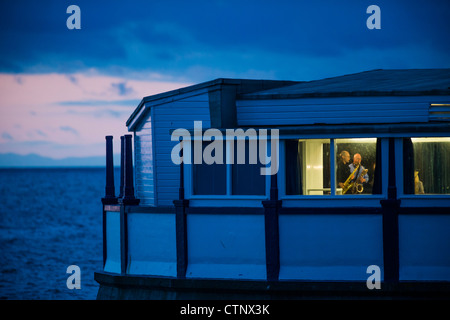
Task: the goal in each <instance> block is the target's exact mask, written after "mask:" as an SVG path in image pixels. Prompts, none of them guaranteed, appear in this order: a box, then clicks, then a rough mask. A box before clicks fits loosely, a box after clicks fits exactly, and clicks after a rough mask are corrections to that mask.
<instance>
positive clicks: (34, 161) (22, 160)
mask: <svg viewBox="0 0 450 320" xmlns="http://www.w3.org/2000/svg"><path fill="white" fill-rule="evenodd" d="M105 161H106V160H105V157H104V156H93V157H69V158H63V159H53V158H49V157H44V156H40V155H37V154H28V155H19V154H15V153H3V154H0V168H64V167H70V168H73V167H78V168H95V167H105V166H106V163H105ZM114 166H115V167H118V166H120V155H119V154H115V155H114Z"/></svg>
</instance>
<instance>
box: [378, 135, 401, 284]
mask: <svg viewBox="0 0 450 320" xmlns="http://www.w3.org/2000/svg"><path fill="white" fill-rule="evenodd" d="M388 165H389V180H388V198H387V199H386V200H381V201H380V203H381V207H382V210H383V261H384V281H385V282H387V283H398V281H399V276H400V274H399V273H400V270H399V268H400V267H399V238H398V214H399V209H400V200H398V199H397V187H396V184H395V180H396V179H395V174H396V172H395V138H389V164H388Z"/></svg>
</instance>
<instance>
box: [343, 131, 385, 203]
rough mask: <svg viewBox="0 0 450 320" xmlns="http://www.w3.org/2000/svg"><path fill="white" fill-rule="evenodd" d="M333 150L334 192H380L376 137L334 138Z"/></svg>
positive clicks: (346, 193)
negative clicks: (334, 146) (334, 158)
mask: <svg viewBox="0 0 450 320" xmlns="http://www.w3.org/2000/svg"><path fill="white" fill-rule="evenodd" d="M335 150H336V194H345V195H348V194H378V193H381V190H380V189H379V187H380V183H378V182H379V180H380V177H379V174H380V172H379V171H380V170H377V172H376V170H375V169H376V164H377V139H376V138H360V139H336V149H335ZM378 162H380V161H378ZM374 186H375V190H374Z"/></svg>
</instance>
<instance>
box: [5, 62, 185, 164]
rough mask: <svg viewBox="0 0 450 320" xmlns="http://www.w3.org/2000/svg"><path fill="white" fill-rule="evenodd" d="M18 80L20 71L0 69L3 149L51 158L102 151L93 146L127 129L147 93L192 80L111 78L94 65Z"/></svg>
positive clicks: (22, 75) (33, 75)
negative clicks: (1, 70) (13, 72)
mask: <svg viewBox="0 0 450 320" xmlns="http://www.w3.org/2000/svg"><path fill="white" fill-rule="evenodd" d="M20 78H21V81H20V83H19V82H18V81H17V80H16V79H17V75H15V74H5V73H0V128H1V131H0V144H1V145H0V152H2V153H5V152H13V153H18V154H27V153H36V154H40V155H43V156H50V157H53V158H60V157H72V156H81V155H83V156H89V155H101V154H103V153H104V148H98V149H96V148H95V147H94V146H95V145H97V146H98V145H102V146H104V139H105V136H106V135H113V136H116V137H119V136H121V135H123V134H125V133H127V128H126V126H125V122H126V120H127V119H128V117H129V116H130V115H131V113H132V112H133V111H134V109H135V108H136V107H137V105H138V104H139V102H140V101H141V99H142V98H143V97H144V96H148V95H152V94H157V93H160V92H165V91H168V90H173V89H178V88H180V87H184V86H187V85H189V84H190V83H182V82H170V81H162V80H152V79H155V78H158V74H148V75H147V76H146V77H143V80H135V79H129V78H125V77H117V76H114V77H112V76H108V75H105V74H102V73H100V72H99V71H98V70H94V69H90V71H89V72H86V73H81V72H80V73H74V74H65V73H63V74H59V73H54V72H53V73H48V74H21V75H20ZM163 78H164V77H161V79H163ZM74 79H76V80H75V81H74ZM114 85H115V86H114ZM121 93H122V94H123V93H127V95H125V96H124V95H121ZM12 138H14V140H12ZM82 146H86V147H85V148H83V147H82ZM117 148H118V149H117V150H119V149H120V146H117Z"/></svg>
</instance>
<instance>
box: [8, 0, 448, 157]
mask: <svg viewBox="0 0 450 320" xmlns="http://www.w3.org/2000/svg"><path fill="white" fill-rule="evenodd" d="M70 5H77V6H78V7H79V8H80V26H81V29H69V28H68V27H67V20H68V19H70V17H71V16H72V12H69V13H67V8H68V7H69V6H70ZM370 5H377V6H378V7H379V8H380V12H381V13H380V26H381V29H368V28H367V26H366V21H367V19H368V18H369V17H370V16H371V13H367V12H366V10H367V8H368V7H369V6H370ZM449 12H450V1H448V0H426V1H413V0H410V1H395V0H391V1H379V0H370V1H365V0H354V1H349V0H341V1H331V0H329V1H325V0H318V1H311V0H308V1H302V0H296V1H293V0H292V1H285V0H277V1H275V0H270V1H265V0H246V1H242V0H239V1H234V0H230V1H226V0H217V1H215V0H208V1H196V0H188V1H186V0H184V1H174V0H163V1H159V0H147V1H141V0H128V1H119V0H109V1H92V0H91V1H85V0H71V1H64V0H55V1H48V0H40V1H22V0H16V1H1V2H0V154H2V153H16V154H21V155H26V154H31V153H34V154H38V155H42V156H46V157H51V158H54V159H61V158H65V157H86V156H102V155H104V150H105V136H106V135H113V136H114V139H115V140H114V141H115V146H114V148H115V152H116V153H117V152H118V151H119V147H118V142H119V141H120V138H119V137H120V136H121V135H123V134H126V133H128V132H127V128H126V126H125V122H126V120H127V119H128V117H129V116H130V115H131V113H132V112H133V110H134V109H135V108H136V107H137V105H138V104H139V102H140V100H141V99H142V98H143V97H145V96H149V95H153V94H157V93H160V92H165V91H169V90H172V89H177V88H180V87H184V86H188V85H192V84H196V83H200V82H204V81H209V80H213V79H216V78H246V79H273V80H298V81H305V80H316V79H322V78H327V77H333V76H339V75H344V74H349V73H356V72H362V71H367V70H373V69H405V68H450V37H449V34H450V19H449V18H448V14H449Z"/></svg>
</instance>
